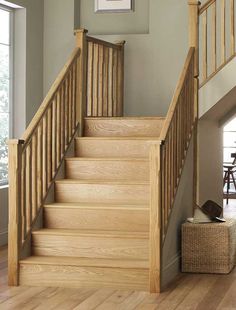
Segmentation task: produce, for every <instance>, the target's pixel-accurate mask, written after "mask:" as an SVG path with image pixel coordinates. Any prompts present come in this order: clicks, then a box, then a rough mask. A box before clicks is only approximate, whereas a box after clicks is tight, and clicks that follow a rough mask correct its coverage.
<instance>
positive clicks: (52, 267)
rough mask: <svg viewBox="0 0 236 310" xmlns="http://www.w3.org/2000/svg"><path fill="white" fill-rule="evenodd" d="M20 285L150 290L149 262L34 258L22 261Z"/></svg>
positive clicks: (50, 257) (49, 257)
mask: <svg viewBox="0 0 236 310" xmlns="http://www.w3.org/2000/svg"><path fill="white" fill-rule="evenodd" d="M20 285H31V286H47V287H71V288H73V287H78V288H80V287H89V288H101V287H106V288H115V289H132V290H144V291H148V290H149V269H148V262H147V261H143V260H137V261H135V260H110V259H87V258H71V257H52V256H43V257H42V256H32V257H29V258H26V259H24V260H22V261H21V262H20Z"/></svg>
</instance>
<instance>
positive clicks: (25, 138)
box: [21, 47, 80, 144]
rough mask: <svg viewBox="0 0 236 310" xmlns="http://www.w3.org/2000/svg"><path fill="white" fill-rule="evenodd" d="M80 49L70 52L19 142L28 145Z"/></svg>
mask: <svg viewBox="0 0 236 310" xmlns="http://www.w3.org/2000/svg"><path fill="white" fill-rule="evenodd" d="M79 55H80V49H79V48H78V47H76V48H75V49H74V51H73V52H72V54H71V56H70V57H69V59H68V61H67V62H66V64H65V65H64V67H63V68H62V70H61V72H60V73H59V74H58V76H57V78H56V80H55V81H54V83H53V84H52V86H51V88H50V90H49V92H48V93H47V95H46V97H45V98H44V100H43V102H42V104H41V105H40V107H39V109H38V111H37V112H36V114H35V115H34V117H33V119H32V120H31V122H30V124H29V125H28V127H27V129H26V130H25V132H24V133H23V135H22V137H21V140H23V141H25V144H27V143H28V141H29V139H30V138H31V136H32V134H33V133H34V130H35V128H37V126H38V124H39V122H40V121H41V120H42V118H43V116H44V114H45V112H46V110H47V108H48V106H49V104H50V102H51V100H52V98H53V96H54V95H55V93H56V92H57V91H58V88H59V86H60V85H61V83H62V82H63V79H64V78H65V76H66V74H67V72H68V71H69V69H70V67H71V65H72V64H73V62H74V61H75V59H76V57H79Z"/></svg>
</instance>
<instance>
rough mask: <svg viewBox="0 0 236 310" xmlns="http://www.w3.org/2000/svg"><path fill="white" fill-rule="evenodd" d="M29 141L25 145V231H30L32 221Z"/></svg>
mask: <svg viewBox="0 0 236 310" xmlns="http://www.w3.org/2000/svg"><path fill="white" fill-rule="evenodd" d="M31 143H32V142H30V143H29V144H28V145H27V147H26V182H25V188H26V193H25V195H26V227H27V233H28V232H29V231H30V228H31V223H32V173H31V172H32V171H31V167H32V152H31V146H32V144H31Z"/></svg>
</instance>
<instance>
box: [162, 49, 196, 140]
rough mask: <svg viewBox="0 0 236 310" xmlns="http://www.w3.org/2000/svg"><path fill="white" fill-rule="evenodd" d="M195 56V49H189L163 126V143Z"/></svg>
mask: <svg viewBox="0 0 236 310" xmlns="http://www.w3.org/2000/svg"><path fill="white" fill-rule="evenodd" d="M193 56H194V47H191V48H190V49H189V52H188V55H187V58H186V61H185V64H184V68H183V71H182V73H181V76H180V78H179V80H178V84H177V87H176V90H175V92H174V96H173V99H172V101H171V104H170V107H169V110H168V112H167V116H166V119H165V122H164V125H163V127H162V130H161V134H160V140H162V141H165V139H166V137H167V133H168V130H169V129H170V124H171V122H172V120H173V115H174V113H175V111H176V108H177V104H178V99H179V96H180V93H181V91H182V89H183V86H184V83H185V80H186V75H187V73H188V71H189V67H190V66H191V64H192V59H193Z"/></svg>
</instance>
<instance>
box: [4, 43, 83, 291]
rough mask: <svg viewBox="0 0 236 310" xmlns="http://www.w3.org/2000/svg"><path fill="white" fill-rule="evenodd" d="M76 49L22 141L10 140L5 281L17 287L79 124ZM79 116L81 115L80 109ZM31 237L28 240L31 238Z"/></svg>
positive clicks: (80, 77) (78, 58)
mask: <svg viewBox="0 0 236 310" xmlns="http://www.w3.org/2000/svg"><path fill="white" fill-rule="evenodd" d="M80 55H81V52H80V49H79V48H76V49H75V50H74V52H73V53H72V55H71V57H70V58H69V60H68V61H67V63H66V65H65V66H64V67H63V69H62V71H61V72H60V74H59V75H58V77H57V79H56V80H55V82H54V84H53V86H52V87H51V89H50V90H49V92H48V94H47V96H46V97H45V99H44V100H43V103H42V104H41V106H40V108H39V109H38V111H37V113H36V114H35V116H34V118H33V120H32V121H31V123H30V125H29V126H28V128H27V129H26V131H25V133H24V134H23V137H22V139H21V140H9V143H8V144H9V193H10V195H9V230H8V238H9V246H8V255H9V263H8V274H9V278H8V279H9V280H8V282H9V285H18V281H19V279H18V273H19V260H20V258H21V255H22V251H23V248H24V245H25V243H26V242H27V241H28V239H29V237H30V234H31V231H32V229H33V227H34V223H35V221H36V220H37V218H38V216H39V214H40V213H41V209H42V205H43V203H44V200H45V198H46V197H47V194H48V192H49V189H50V188H51V186H52V184H53V182H54V180H55V177H56V175H57V173H58V170H59V167H60V166H61V163H62V160H63V158H64V156H65V154H66V152H67V150H68V147H69V145H70V143H71V141H72V139H73V137H74V135H75V133H77V131H78V127H79V125H81V118H80V117H79V118H78V117H77V114H78V113H77V111H78V110H79V111H80V110H81V105H83V104H84V103H83V100H82V96H80V95H78V90H79V89H81V87H80V84H81V83H82V82H83V75H82V72H81V71H80V69H81V66H80V64H81V59H80V58H81V57H80ZM79 114H80V113H79ZM29 240H30V239H29Z"/></svg>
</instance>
